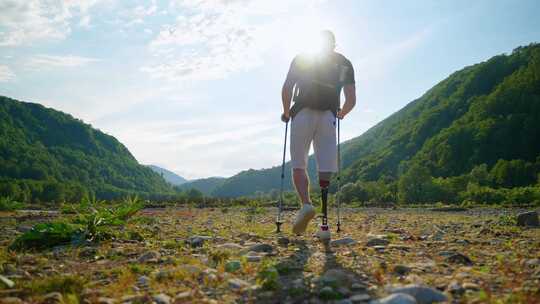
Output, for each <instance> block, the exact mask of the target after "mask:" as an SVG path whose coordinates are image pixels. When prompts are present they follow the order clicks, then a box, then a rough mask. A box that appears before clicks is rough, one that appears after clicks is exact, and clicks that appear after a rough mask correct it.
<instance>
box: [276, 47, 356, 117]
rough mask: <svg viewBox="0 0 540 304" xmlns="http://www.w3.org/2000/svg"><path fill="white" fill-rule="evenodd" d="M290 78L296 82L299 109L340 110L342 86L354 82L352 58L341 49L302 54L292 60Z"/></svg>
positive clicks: (296, 101)
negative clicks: (338, 50) (349, 58)
mask: <svg viewBox="0 0 540 304" xmlns="http://www.w3.org/2000/svg"><path fill="white" fill-rule="evenodd" d="M287 79H288V81H291V82H293V83H294V84H295V93H294V96H293V101H294V102H295V103H296V104H297V106H295V107H296V108H297V111H299V110H300V108H303V107H309V108H312V109H316V110H323V111H324V110H330V111H332V112H333V113H334V115H336V114H337V110H338V108H339V104H340V94H341V90H342V88H343V87H344V86H345V85H348V84H354V69H353V67H352V64H351V62H350V61H349V60H348V59H347V58H345V56H343V55H342V54H340V53H337V52H330V53H327V54H321V55H311V54H300V55H298V56H296V57H295V58H294V60H293V62H292V63H291V68H290V69H289V73H288V75H287Z"/></svg>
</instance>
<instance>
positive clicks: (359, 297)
mask: <svg viewBox="0 0 540 304" xmlns="http://www.w3.org/2000/svg"><path fill="white" fill-rule="evenodd" d="M369 299H371V296H370V295H368V294H367V293H359V294H355V295H354V296H352V297H350V298H349V300H351V302H353V303H361V302H366V301H369Z"/></svg>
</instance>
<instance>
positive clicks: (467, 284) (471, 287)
mask: <svg viewBox="0 0 540 304" xmlns="http://www.w3.org/2000/svg"><path fill="white" fill-rule="evenodd" d="M462 286H463V288H464V289H467V290H474V291H478V290H480V286H479V285H478V284H476V283H472V282H465V283H463V285H462Z"/></svg>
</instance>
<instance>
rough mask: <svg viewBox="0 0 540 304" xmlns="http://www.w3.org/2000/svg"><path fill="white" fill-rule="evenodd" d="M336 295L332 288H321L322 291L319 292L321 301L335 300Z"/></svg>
mask: <svg viewBox="0 0 540 304" xmlns="http://www.w3.org/2000/svg"><path fill="white" fill-rule="evenodd" d="M335 295H336V292H335V291H334V288H332V287H331V286H324V287H323V288H321V290H319V297H320V298H321V299H331V298H334V296H335Z"/></svg>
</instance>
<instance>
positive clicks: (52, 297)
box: [43, 292, 64, 304]
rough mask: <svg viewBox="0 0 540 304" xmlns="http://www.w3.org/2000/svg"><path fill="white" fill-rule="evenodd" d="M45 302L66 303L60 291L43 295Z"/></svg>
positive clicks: (45, 303) (49, 303) (52, 303)
mask: <svg viewBox="0 0 540 304" xmlns="http://www.w3.org/2000/svg"><path fill="white" fill-rule="evenodd" d="M43 303H44V304H60V303H64V297H63V296H62V294H61V293H59V292H51V293H48V294H46V295H45V296H44V297H43Z"/></svg>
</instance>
